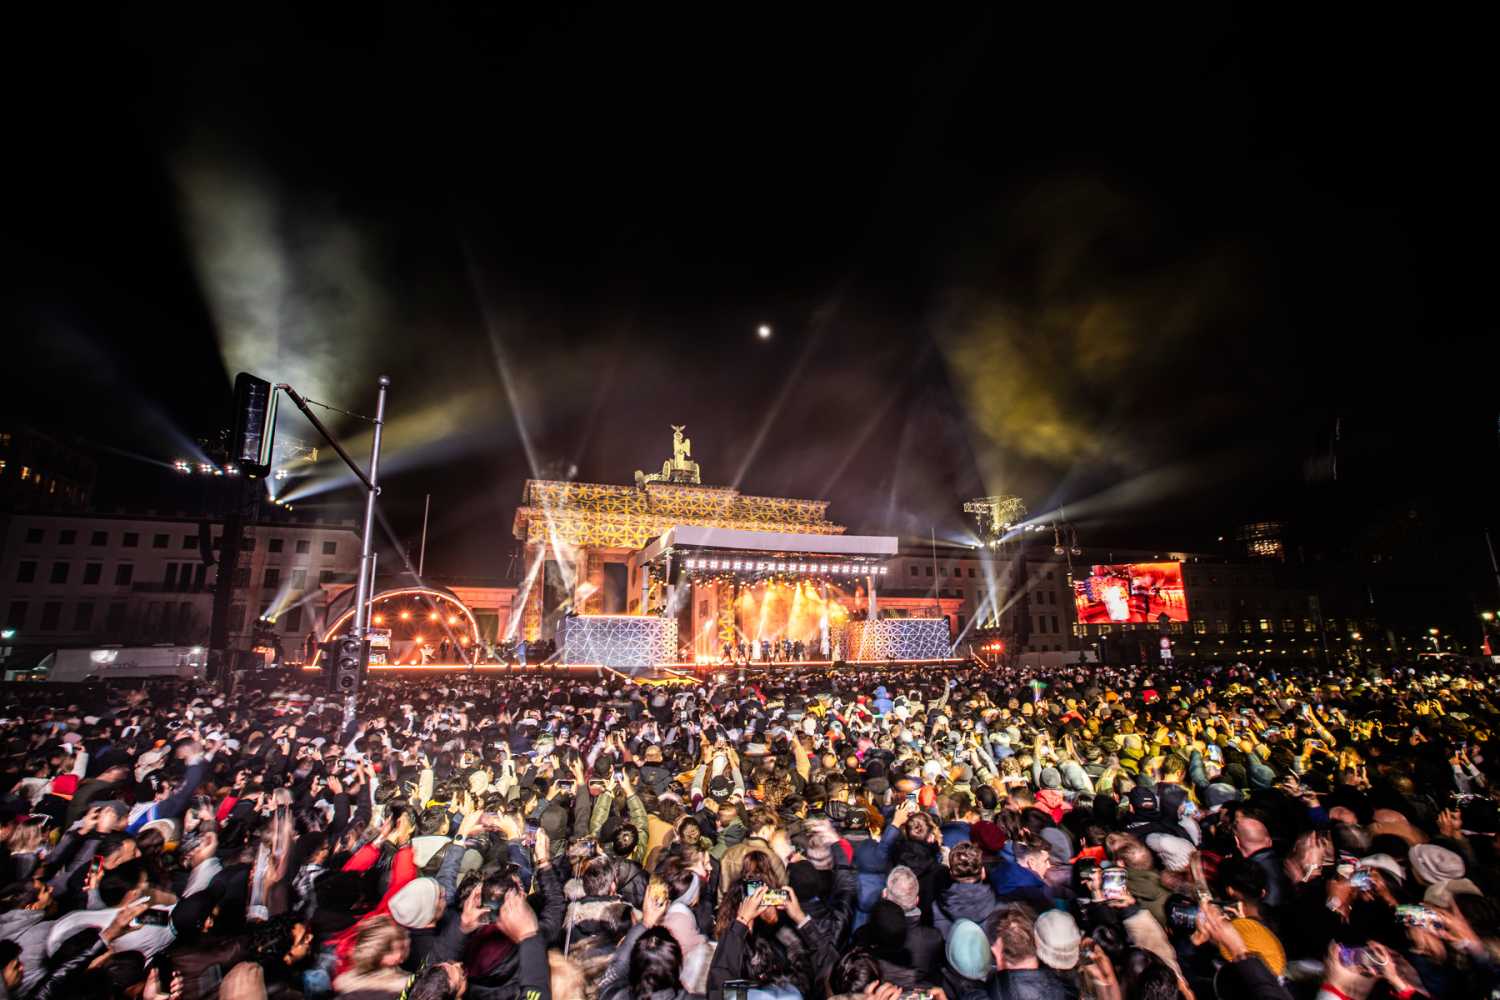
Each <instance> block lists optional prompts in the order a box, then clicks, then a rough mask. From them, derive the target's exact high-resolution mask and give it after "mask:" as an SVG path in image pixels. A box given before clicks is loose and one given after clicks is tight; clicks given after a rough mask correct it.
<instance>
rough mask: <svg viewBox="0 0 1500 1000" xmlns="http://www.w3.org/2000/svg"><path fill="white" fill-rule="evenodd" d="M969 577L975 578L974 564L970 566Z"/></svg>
mask: <svg viewBox="0 0 1500 1000" xmlns="http://www.w3.org/2000/svg"><path fill="white" fill-rule="evenodd" d="M969 579H970V580H972V579H974V567H973V566H970V567H969Z"/></svg>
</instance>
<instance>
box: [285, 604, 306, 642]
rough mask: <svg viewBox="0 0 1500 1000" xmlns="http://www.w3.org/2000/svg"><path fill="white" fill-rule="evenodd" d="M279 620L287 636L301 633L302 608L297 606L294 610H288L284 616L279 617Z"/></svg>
mask: <svg viewBox="0 0 1500 1000" xmlns="http://www.w3.org/2000/svg"><path fill="white" fill-rule="evenodd" d="M281 620H282V622H283V623H284V624H285V626H286V631H287V634H288V635H291V634H293V633H295V632H301V631H302V607H301V606H300V605H299V606H297V607H295V608H291V609H290V610H288V611H287V613H286V614H284V615H282V616H281Z"/></svg>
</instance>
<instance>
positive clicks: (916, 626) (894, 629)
mask: <svg viewBox="0 0 1500 1000" xmlns="http://www.w3.org/2000/svg"><path fill="white" fill-rule="evenodd" d="M834 649H835V652H834V656H835V657H837V658H838V659H842V660H865V661H884V660H941V659H945V658H947V657H949V656H952V655H953V647H952V646H951V645H950V644H949V642H948V619H946V618H881V619H878V620H876V621H873V622H872V621H851V622H847V623H846V624H844V625H843V626H842V627H840V628H838V629H836V631H835V634H834Z"/></svg>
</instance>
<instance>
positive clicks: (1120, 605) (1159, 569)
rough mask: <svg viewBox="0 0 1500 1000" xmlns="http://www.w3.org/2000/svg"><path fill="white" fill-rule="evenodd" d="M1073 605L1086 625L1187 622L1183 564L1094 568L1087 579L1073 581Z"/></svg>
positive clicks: (1144, 564)
mask: <svg viewBox="0 0 1500 1000" xmlns="http://www.w3.org/2000/svg"><path fill="white" fill-rule="evenodd" d="M1073 603H1074V604H1075V605H1076V607H1077V608H1078V620H1079V621H1080V622H1081V623H1083V624H1085V625H1091V624H1095V623H1097V622H1158V621H1160V620H1161V616H1162V615H1166V616H1167V618H1168V620H1170V621H1174V622H1185V621H1187V620H1188V612H1187V592H1186V591H1185V590H1183V587H1182V563H1176V562H1152V563H1122V564H1119V565H1115V566H1094V567H1092V568H1091V569H1090V571H1089V575H1088V576H1086V577H1084V578H1083V579H1081V580H1074V581H1073Z"/></svg>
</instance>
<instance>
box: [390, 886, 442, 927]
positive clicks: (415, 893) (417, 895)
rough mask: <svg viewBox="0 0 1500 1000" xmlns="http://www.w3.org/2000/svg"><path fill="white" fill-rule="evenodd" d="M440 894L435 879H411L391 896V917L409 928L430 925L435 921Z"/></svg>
mask: <svg viewBox="0 0 1500 1000" xmlns="http://www.w3.org/2000/svg"><path fill="white" fill-rule="evenodd" d="M441 894H442V889H441V888H440V887H439V886H438V884H437V879H431V878H416V879H412V880H411V881H410V882H408V883H406V885H404V886H402V887H401V889H400V890H399V891H398V892H397V893H396V895H394V896H392V897H391V919H392V920H394V921H396V923H398V924H400V925H401V926H402V927H405V928H408V929H410V930H417V929H419V928H422V927H430V926H432V924H433V923H435V922H436V921H437V918H438V897H439V896H440V895H441Z"/></svg>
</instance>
